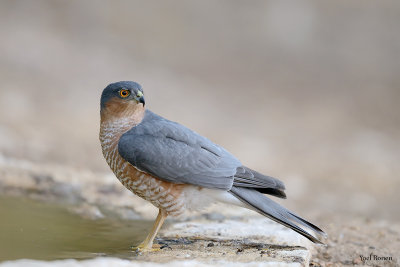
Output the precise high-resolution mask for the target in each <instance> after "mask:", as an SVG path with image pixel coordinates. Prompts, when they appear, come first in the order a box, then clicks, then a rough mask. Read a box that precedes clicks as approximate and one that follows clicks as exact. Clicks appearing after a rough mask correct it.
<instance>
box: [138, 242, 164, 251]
mask: <svg viewBox="0 0 400 267" xmlns="http://www.w3.org/2000/svg"><path fill="white" fill-rule="evenodd" d="M132 250H133V251H135V252H155V251H159V250H161V246H160V245H159V244H153V245H152V246H149V245H148V244H143V243H141V244H139V245H138V246H136V247H132Z"/></svg>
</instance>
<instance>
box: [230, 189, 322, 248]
mask: <svg viewBox="0 0 400 267" xmlns="http://www.w3.org/2000/svg"><path fill="white" fill-rule="evenodd" d="M229 192H230V193H231V194H233V195H234V196H235V197H237V198H238V199H240V200H241V201H242V202H244V203H246V204H247V205H250V206H251V207H252V208H253V209H254V210H256V211H257V212H259V213H261V214H262V215H264V216H266V217H268V218H270V219H271V220H274V221H276V222H278V223H280V224H283V225H284V226H286V227H288V228H290V229H292V230H293V231H296V232H297V233H299V234H301V235H303V236H304V237H306V238H308V239H309V240H311V241H312V242H314V243H319V244H323V243H322V242H321V241H320V240H319V239H318V238H316V237H315V236H313V235H311V234H310V233H309V232H307V231H306V230H304V229H302V228H301V227H300V226H299V225H301V226H304V227H306V228H308V229H310V230H313V231H314V232H315V233H316V234H319V235H325V233H324V232H323V231H322V230H321V229H320V228H318V227H317V226H315V225H313V224H312V223H310V222H308V221H306V220H304V219H302V218H300V217H299V216H297V215H295V214H294V213H292V212H290V211H289V210H287V209H286V208H284V207H282V206H281V205H279V204H278V203H276V202H274V201H272V200H271V199H269V198H268V197H266V196H265V195H263V194H261V193H260V192H257V191H256V190H254V189H250V188H243V187H235V186H233V187H232V188H231V190H230V191H229ZM296 223H297V224H299V225H297V224H296Z"/></svg>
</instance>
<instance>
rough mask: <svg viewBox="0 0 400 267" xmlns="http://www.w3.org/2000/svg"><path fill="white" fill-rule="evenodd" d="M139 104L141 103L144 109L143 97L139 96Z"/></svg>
mask: <svg viewBox="0 0 400 267" xmlns="http://www.w3.org/2000/svg"><path fill="white" fill-rule="evenodd" d="M139 103H142V104H143V107H144V105H145V104H146V103H145V101H144V97H143V96H141V97H140V98H139Z"/></svg>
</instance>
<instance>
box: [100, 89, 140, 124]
mask: <svg viewBox="0 0 400 267" xmlns="http://www.w3.org/2000/svg"><path fill="white" fill-rule="evenodd" d="M144 105H145V101H144V97H143V89H142V86H140V84H138V83H135V82H131V81H122V82H116V83H112V84H109V85H108V86H107V87H106V88H105V89H104V90H103V93H102V94H101V100H100V114H101V118H102V120H103V119H107V118H123V117H130V116H133V115H135V114H143V112H144Z"/></svg>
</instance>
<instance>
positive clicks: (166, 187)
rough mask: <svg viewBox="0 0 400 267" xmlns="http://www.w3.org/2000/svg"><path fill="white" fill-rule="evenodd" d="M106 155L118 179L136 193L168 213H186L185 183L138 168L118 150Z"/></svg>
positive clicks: (173, 214)
mask: <svg viewBox="0 0 400 267" xmlns="http://www.w3.org/2000/svg"><path fill="white" fill-rule="evenodd" d="M104 156H105V158H106V161H107V163H108V165H109V166H110V168H111V170H112V171H113V172H114V174H115V176H116V177H117V178H118V180H119V181H120V182H121V183H122V184H123V185H124V186H125V187H126V188H127V189H129V190H130V191H131V192H133V193H134V194H135V195H138V196H139V197H141V198H143V199H145V200H147V201H150V202H151V203H152V204H153V205H154V206H156V207H157V208H160V209H163V210H165V211H166V212H167V214H168V215H172V216H179V215H182V214H183V213H184V211H185V206H184V202H183V198H182V188H183V187H184V185H178V184H173V183H169V182H165V181H162V180H160V179H157V178H155V177H153V176H152V175H150V174H148V173H145V172H142V171H140V170H138V169H137V168H135V167H134V166H133V165H131V164H130V163H129V162H127V161H126V160H124V159H123V158H122V157H121V156H120V155H119V153H118V151H115V152H111V153H104Z"/></svg>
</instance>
